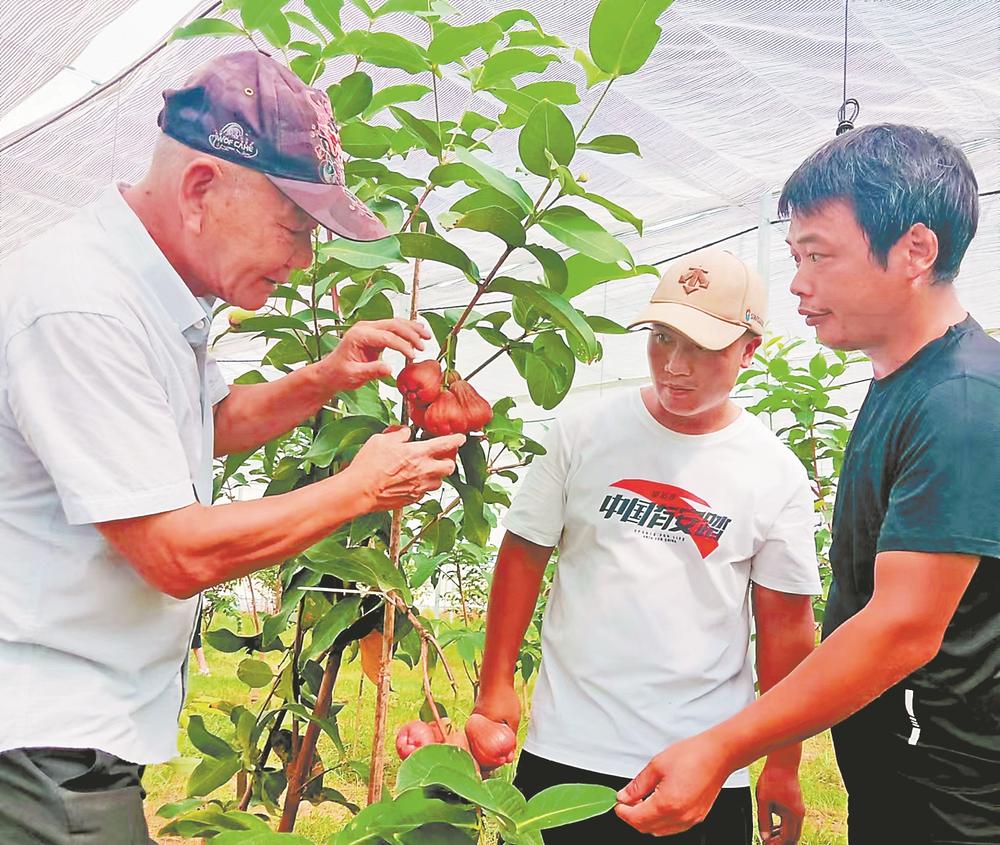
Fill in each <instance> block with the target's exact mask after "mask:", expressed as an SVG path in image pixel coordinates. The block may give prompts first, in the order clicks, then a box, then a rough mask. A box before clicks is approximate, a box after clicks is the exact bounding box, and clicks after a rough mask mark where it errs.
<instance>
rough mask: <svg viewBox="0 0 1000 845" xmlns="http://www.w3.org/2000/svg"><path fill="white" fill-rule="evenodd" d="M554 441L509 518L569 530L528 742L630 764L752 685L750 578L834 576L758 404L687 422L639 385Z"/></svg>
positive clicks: (803, 482)
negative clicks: (659, 410)
mask: <svg viewBox="0 0 1000 845" xmlns="http://www.w3.org/2000/svg"><path fill="white" fill-rule="evenodd" d="M545 446H546V449H547V453H546V454H545V455H543V456H541V457H539V458H536V459H535V461H534V462H533V463H532V464H531V467H530V469H529V471H528V472H527V474H526V476H525V478H524V480H523V482H522V484H521V487H520V489H519V490H518V491H517V495H516V496H515V498H514V502H513V504H512V506H511V508H510V510H509V511H508V513H507V515H506V517H505V518H504V520H503V524H504V527H505V528H507V529H508V530H509V531H511V532H512V533H514V534H517V535H518V536H520V537H523V538H524V539H526V540H528V541H530V542H532V543H537V544H539V545H543V546H556V545H558V548H559V561H558V565H557V567H556V575H555V582H554V584H553V587H552V592H551V595H550V597H549V601H548V605H547V607H546V610H545V616H544V619H543V623H542V663H541V668H540V670H539V678H538V682H537V684H536V686H535V692H534V698H533V701H532V708H531V723H530V727H529V730H528V737H527V740H526V742H525V746H524V747H525V748H526V749H527V750H528V751H530V752H531V753H532V754H535V755H537V756H539V757H543V758H545V759H548V760H553V761H555V762H558V763H563V764H566V765H570V766H576V767H578V768H583V769H588V770H590V771H596V772H602V773H604V774H609V775H617V776H620V777H628V778H631V777H634V776H635V775H636V774H638V772H639V771H640V770H641V769H642V768H643V767H644V766H645V765H646V763H648V762H649V759H650V758H651V757H652V756H654V755H655V754H658V753H659V752H660V751H662V750H663V749H664V748H666V747H667V746H668V745H671V744H672V743H674V742H677V741H679V740H681V739H685V738H687V737H690V736H693V735H694V734H697V733H699V732H701V731H703V730H705V729H707V728H710V727H712V726H713V725H716V724H718V723H719V722H722V721H724V720H725V719H727V718H729V717H730V716H732V715H733V714H735V713H736V712H738V711H739V710H741V709H742V708H743V707H745V706H746V705H747V704H749V703H750V702H752V701H753V698H754V690H753V672H752V665H751V658H750V654H749V637H750V600H749V585H750V582H751V581H753V582H754V583H757V584H760V585H761V586H763V587H767V588H769V589H772V590H778V591H781V592H786V593H795V594H807V595H813V594H818V593H819V592H820V582H819V574H818V567H817V563H816V556H815V550H814V542H813V527H814V510H813V498H812V494H811V491H810V489H809V484H808V478H807V476H806V473H805V470H804V469H803V467H802V465H801V464H800V463H799V461H798V460H797V459H796V458H795V456H794V455H793V454H792V453H791V451H789V450H788V449H787V448H786V447H785V446H784V445H783V444H782V443H781V442H780V441H779V440H778V439H777V438H776V437H775V436H774V435H773V434H772V433H771V432H770V431H769V430H768V429H767V428H766V427H765V426H764V425H763V424H762V423H761V422H760V421H759V420H757V419H756V418H755V417H753V416H752V415H750V414H749V413H747V412H745V411H744V412H742V413H741V415H740V417H739V418H738V419H737V420H736V421H735V422H733V423H732V424H730V425H729V426H727V427H726V428H724V429H722V430H721V431H717V432H713V433H711V434H702V435H684V434H678V433H676V432H674V431H671V430H669V429H667V428H665V427H664V426H662V425H660V424H659V423H658V422H656V420H654V419H653V417H652V416H651V415H650V413H649V411H648V410H647V409H646V407H645V405H644V404H643V401H642V397H641V394H640V392H639V391H638V390H636V391H634V392H633V393H632V394H630V395H629V396H628V398H627V399H625V400H622V399H621V398H620V397H616V398H614V399H611V400H605V401H603V402H600V403H597V404H595V405H593V406H590V407H587V408H585V409H583V410H581V411H578V412H576V413H574V414H572V415H568V416H566V417H564V418H561V419H559V420H557V421H556V423H555V424H554V425H553V427H552V429H551V430H550V431H549V432H548V436H547V439H546V441H545ZM747 784H749V776H748V774H747V771H746V770H745V769H744V770H741V771H738V772H736V773H734V774H733V775H732V776H730V778H729V779H728V780H727V781H726V784H725V785H726V786H729V787H733V786H745V785H747Z"/></svg>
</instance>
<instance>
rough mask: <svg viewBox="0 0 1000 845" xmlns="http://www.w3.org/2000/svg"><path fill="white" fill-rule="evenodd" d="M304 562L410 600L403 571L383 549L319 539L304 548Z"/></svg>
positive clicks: (329, 573)
mask: <svg viewBox="0 0 1000 845" xmlns="http://www.w3.org/2000/svg"><path fill="white" fill-rule="evenodd" d="M305 556H306V559H307V563H306V565H307V566H308V567H309V568H310V569H312V570H315V571H316V572H322V573H324V574H325V575H334V576H336V577H337V578H340V579H341V580H342V581H357V582H358V583H359V584H365V585H367V586H369V587H374V588H376V589H378V590H381V591H382V592H389V591H391V590H397V591H398V592H399V593H400V594H401V595H402V596H403V597H404V598H405V599H406V600H407V602H409V600H410V591H409V589H407V586H406V580H405V579H404V578H403V574H402V573H401V572H400V571H399V570H398V569H397V568H396V567H395V566H393V565H392V561H391V560H389V558H388V556H387V555H386V554H385V552H382V551H379V550H378V549H371V548H368V547H366V546H355V547H352V548H349V549H347V548H344V547H343V546H342V545H341V544H340V543H339V542H338V541H337V540H333V539H327V540H322V541H321V542H319V543H317V544H316V545H315V546H311V547H310V548H308V549H306V551H305Z"/></svg>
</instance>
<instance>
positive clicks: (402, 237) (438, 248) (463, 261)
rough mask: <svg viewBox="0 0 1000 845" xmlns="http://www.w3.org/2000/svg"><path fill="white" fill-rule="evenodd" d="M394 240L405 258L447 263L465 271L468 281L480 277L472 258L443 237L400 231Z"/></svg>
mask: <svg viewBox="0 0 1000 845" xmlns="http://www.w3.org/2000/svg"><path fill="white" fill-rule="evenodd" d="M396 240H397V241H398V243H399V251H400V252H401V253H402V254H403V255H404V256H406V257H407V258H422V259H425V260H428V261H437V262H440V263H441V264H449V265H451V266H452V267H457V268H458V269H459V270H461V271H462V272H463V273H465V275H466V276H467V277H468V279H469V281H472V282H478V281H479V279H480V273H479V268H478V267H477V266H476V265H475V264H474V263H473V261H472V259H471V258H469V256H468V255H466V254H465V253H464V252H463V251H462V250H460V249H459V248H458V247H457V246H455V245H454V244H450V243H448V241H446V240H445V239H444V238H441V237H438V236H437V235H427V234H420V233H419V232H400V233H399V234H398V235H396Z"/></svg>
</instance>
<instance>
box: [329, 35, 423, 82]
mask: <svg viewBox="0 0 1000 845" xmlns="http://www.w3.org/2000/svg"><path fill="white" fill-rule="evenodd" d="M343 55H351V56H359V57H360V58H361V59H362V61H366V62H368V63H369V64H373V65H378V66H379V67H398V68H402V69H403V70H405V71H409V72H410V73H420V72H421V71H425V70H430V63H429V62H428V61H427V54H426V52H425V51H424V49H423V47H421V46H420V45H418V44H415V43H414V42H412V41H409V40H407V39H406V38H403V37H402V36H401V35H396V34H395V33H393V32H367V31H365V30H360V29H358V30H354V31H353V32H348V33H347V34H346V35H344V36H343V37H341V38H338V39H337V40H336V41H331V42H330V44H328V45H327V47H326V48H325V49H324V50H323V56H324V58H331V57H332V56H343Z"/></svg>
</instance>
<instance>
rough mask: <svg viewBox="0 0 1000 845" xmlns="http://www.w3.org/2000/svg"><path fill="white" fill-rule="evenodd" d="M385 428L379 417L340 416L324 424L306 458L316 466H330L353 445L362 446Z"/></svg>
mask: <svg viewBox="0 0 1000 845" xmlns="http://www.w3.org/2000/svg"><path fill="white" fill-rule="evenodd" d="M384 428H385V423H383V422H382V420H380V419H379V418H378V417H374V416H369V415H356V414H352V415H351V416H346V417H340V418H338V419H333V420H330V421H329V422H326V423H324V424H323V427H322V428H321V429H320V430H319V432H318V434H317V435H316V437H315V439H314V440H313V442H312V445H311V446H310V447H309V451H308V452H306V454H305V456H304V458H305V460H307V461H312V462H313V463H314V464H316V466H320V467H328V466H330V464H331V463H332V462H333V461H334V460H335V459H336V458H338V457H343V456H344V453H345V452H346V451H347V450H348V449H350V448H351V447H353V446H360V445H361V444H362V443H364V442H365V441H366V440H367V439H368V438H369V437H371V436H372V435H373V434H376V433H378V432H380V431H382V429H384Z"/></svg>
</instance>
